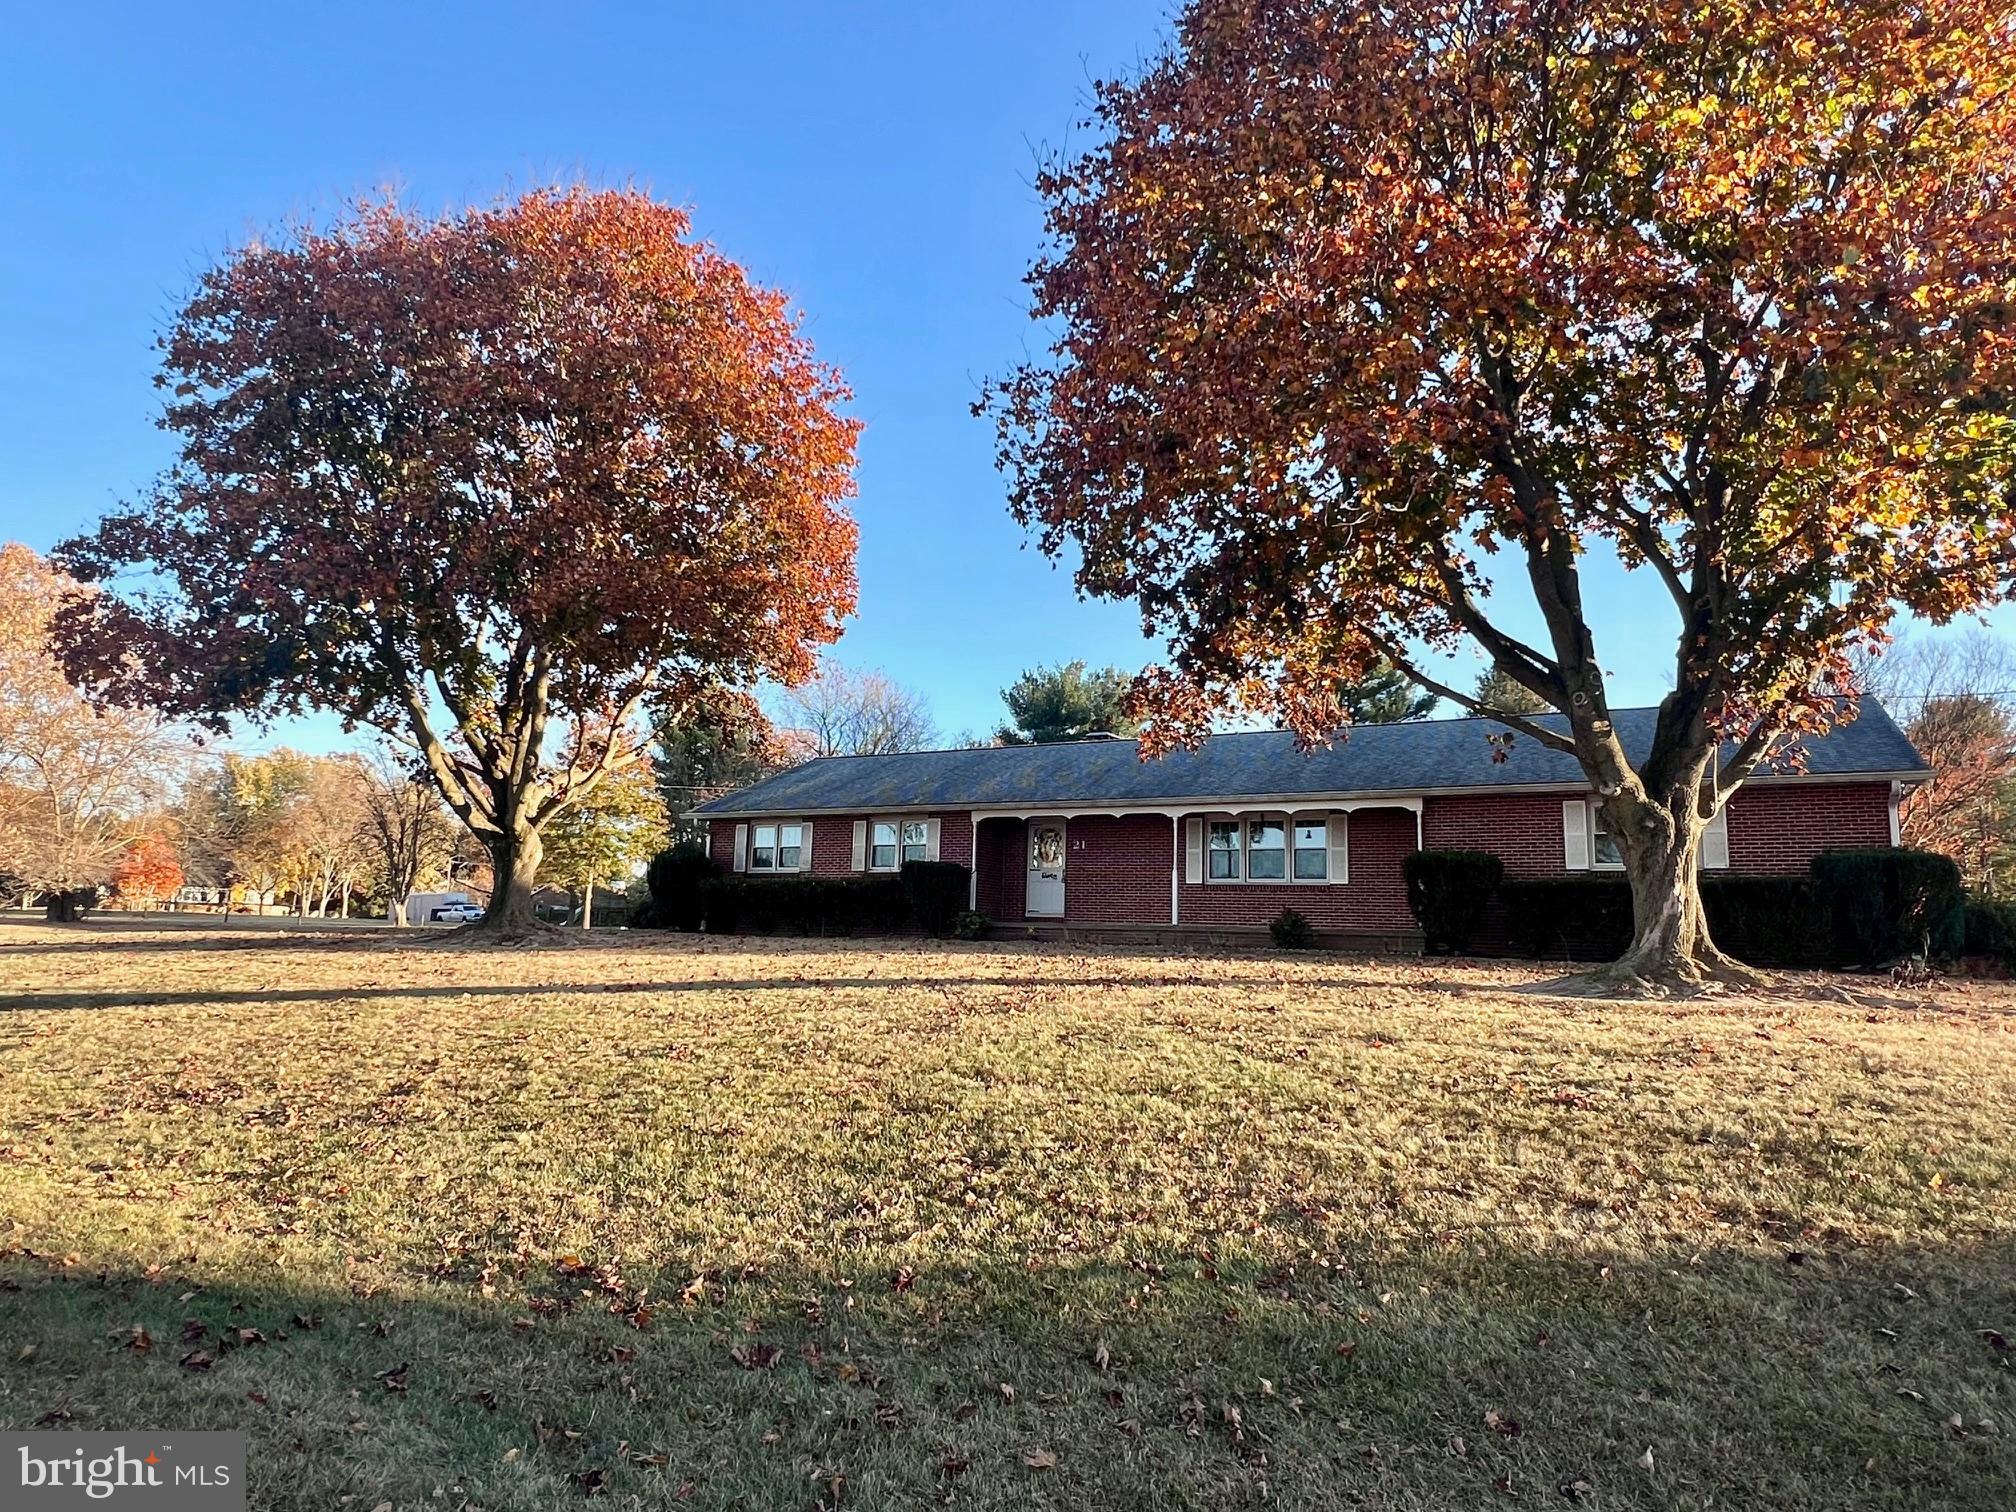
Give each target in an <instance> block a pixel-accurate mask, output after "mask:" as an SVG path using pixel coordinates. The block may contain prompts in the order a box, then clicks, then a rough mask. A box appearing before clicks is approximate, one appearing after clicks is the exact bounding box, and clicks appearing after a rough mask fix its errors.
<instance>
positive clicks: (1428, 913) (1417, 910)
mask: <svg viewBox="0 0 2016 1512" xmlns="http://www.w3.org/2000/svg"><path fill="white" fill-rule="evenodd" d="M1403 869H1404V870H1405V872H1406V874H1407V906H1408V907H1409V908H1411V909H1412V910H1413V911H1414V918H1415V921H1416V922H1417V923H1419V924H1420V926H1421V934H1422V941H1421V948H1422V949H1423V950H1424V951H1425V952H1426V953H1427V954H1429V955H1436V954H1438V953H1441V952H1447V953H1449V954H1452V955H1468V954H1469V953H1471V952H1472V951H1474V950H1475V949H1476V948H1477V943H1478V941H1479V940H1480V939H1481V938H1482V937H1483V933H1484V911H1485V909H1487V908H1488V907H1490V904H1491V899H1492V897H1493V895H1495V894H1496V893H1497V891H1498V885H1499V883H1501V882H1503V881H1504V880H1505V863H1504V862H1503V861H1501V860H1499V859H1498V858H1497V857H1496V856H1494V855H1492V854H1491V853H1490V852H1489V851H1472V850H1427V851H1410V852H1409V853H1408V856H1407V859H1406V861H1405V862H1404V863H1403Z"/></svg>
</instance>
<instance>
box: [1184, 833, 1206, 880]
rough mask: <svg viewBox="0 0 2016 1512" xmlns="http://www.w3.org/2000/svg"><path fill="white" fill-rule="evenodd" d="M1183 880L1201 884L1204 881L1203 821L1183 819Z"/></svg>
mask: <svg viewBox="0 0 2016 1512" xmlns="http://www.w3.org/2000/svg"><path fill="white" fill-rule="evenodd" d="M1183 880H1184V881H1185V882H1202V881H1203V880H1204V821H1203V820H1202V819H1185V820H1184V821H1183Z"/></svg>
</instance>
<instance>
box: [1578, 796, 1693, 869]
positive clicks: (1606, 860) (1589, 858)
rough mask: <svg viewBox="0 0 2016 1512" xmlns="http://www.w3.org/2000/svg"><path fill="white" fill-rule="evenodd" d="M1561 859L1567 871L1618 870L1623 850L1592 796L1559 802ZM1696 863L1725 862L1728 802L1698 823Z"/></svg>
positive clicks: (1622, 867) (1622, 862)
mask: <svg viewBox="0 0 2016 1512" xmlns="http://www.w3.org/2000/svg"><path fill="white" fill-rule="evenodd" d="M1561 821H1562V841H1563V854H1562V859H1563V863H1564V864H1565V866H1566V867H1567V869H1568V870H1569V871H1571V872H1572V871H1622V870H1624V852H1623V851H1622V850H1621V849H1620V848H1619V847H1618V844H1617V837H1616V836H1615V835H1612V834H1611V833H1610V832H1609V831H1608V830H1606V829H1605V828H1604V827H1603V813H1602V810H1601V808H1600V807H1599V806H1598V805H1597V803H1596V801H1595V800H1594V799H1590V798H1570V799H1567V800H1565V801H1564V802H1563V803H1562V805H1561ZM1699 859H1700V865H1701V868H1702V870H1704V871H1725V870H1727V869H1728V866H1729V806H1728V805H1727V804H1726V803H1725V804H1724V805H1723V806H1722V807H1721V808H1719V809H1717V810H1716V812H1715V816H1714V817H1713V818H1712V819H1710V820H1708V822H1707V823H1706V824H1705V825H1704V826H1702V831H1701V852H1700V858H1699Z"/></svg>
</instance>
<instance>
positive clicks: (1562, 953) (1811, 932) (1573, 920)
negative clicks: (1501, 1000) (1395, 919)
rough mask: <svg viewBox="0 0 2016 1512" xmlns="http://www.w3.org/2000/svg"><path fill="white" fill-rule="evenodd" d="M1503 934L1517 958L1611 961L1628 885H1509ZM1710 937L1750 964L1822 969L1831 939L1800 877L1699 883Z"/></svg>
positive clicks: (1626, 911)
mask: <svg viewBox="0 0 2016 1512" xmlns="http://www.w3.org/2000/svg"><path fill="white" fill-rule="evenodd" d="M1499 896H1500V897H1501V898H1502V899H1504V902H1505V925H1506V937H1507V940H1508V941H1509V943H1510V945H1511V948H1512V950H1513V952H1514V953H1515V954H1517V955H1524V956H1532V957H1536V958H1537V957H1540V956H1548V957H1552V958H1554V959H1557V960H1569V961H1613V960H1615V959H1616V958H1617V957H1618V956H1620V955H1622V954H1623V953H1624V952H1625V951H1626V950H1627V949H1628V948H1629V947H1630V944H1631V935H1632V916H1631V886H1630V884H1629V883H1628V882H1626V881H1625V880H1624V878H1623V877H1622V876H1619V875H1616V874H1611V875H1608V876H1585V877H1546V878H1538V879H1527V878H1520V879H1514V880H1508V881H1507V882H1505V883H1504V884H1502V885H1501V886H1500V888H1499ZM1701 908H1702V912H1703V913H1704V914H1705V915H1706V917H1707V921H1708V937H1709V938H1710V939H1712V940H1713V941H1714V942H1715V944H1716V946H1717V947H1718V948H1720V949H1722V950H1724V951H1726V952H1727V953H1728V954H1730V955H1732V956H1734V957H1736V959H1738V960H1739V961H1747V962H1749V963H1750V964H1751V965H1752V966H1781V967H1803V968H1810V967H1816V966H1826V965H1829V964H1832V962H1833V960H1834V948H1833V937H1832V934H1831V932H1830V930H1829V929H1828V927H1827V925H1826V923H1825V920H1824V919H1823V918H1822V916H1821V915H1820V913H1819V912H1818V910H1817V909H1816V907H1815V904H1814V901H1813V883H1812V881H1811V880H1810V879H1809V878H1806V877H1796V876H1795V877H1728V876H1716V875H1714V874H1712V873H1711V874H1709V875H1707V876H1704V877H1702V878H1701Z"/></svg>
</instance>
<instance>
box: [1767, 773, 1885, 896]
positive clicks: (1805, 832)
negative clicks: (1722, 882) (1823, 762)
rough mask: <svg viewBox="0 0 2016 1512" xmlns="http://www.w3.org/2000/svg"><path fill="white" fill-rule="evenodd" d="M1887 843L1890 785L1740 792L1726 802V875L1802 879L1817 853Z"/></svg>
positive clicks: (1810, 785)
mask: <svg viewBox="0 0 2016 1512" xmlns="http://www.w3.org/2000/svg"><path fill="white" fill-rule="evenodd" d="M1889 843H1890V784H1889V783H1887V782H1801V783H1787V784H1784V785H1782V786H1765V787H1743V788H1738V789H1737V790H1736V796H1735V797H1733V798H1731V799H1730V800H1729V870H1730V871H1732V872H1747V873H1749V874H1750V875H1752V876H1784V875H1787V874H1794V873H1803V872H1804V871H1805V870H1806V863H1807V862H1809V861H1811V860H1812V859H1813V858H1814V857H1815V856H1817V855H1819V854H1820V852H1821V851H1829V850H1853V849H1857V848H1859V847H1862V846H1870V845H1888V844H1889Z"/></svg>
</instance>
